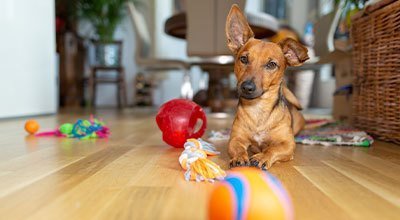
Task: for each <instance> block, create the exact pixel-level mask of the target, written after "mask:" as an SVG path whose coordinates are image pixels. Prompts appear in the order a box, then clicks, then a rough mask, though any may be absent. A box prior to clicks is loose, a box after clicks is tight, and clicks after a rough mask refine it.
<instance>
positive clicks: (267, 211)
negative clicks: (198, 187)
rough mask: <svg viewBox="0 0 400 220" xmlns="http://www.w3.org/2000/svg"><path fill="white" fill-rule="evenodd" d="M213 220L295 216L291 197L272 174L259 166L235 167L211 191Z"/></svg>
mask: <svg viewBox="0 0 400 220" xmlns="http://www.w3.org/2000/svg"><path fill="white" fill-rule="evenodd" d="M208 216H209V219H211V220H225V219H226V220H228V219H229V220H239V219H247V220H255V219H262V220H267V219H273V220H278V219H290V220H292V219H294V216H293V207H292V203H291V201H290V197H289V195H288V193H287V192H286V190H285V189H284V188H283V186H282V184H281V183H280V182H279V180H278V179H276V178H275V177H274V176H272V175H271V174H269V173H267V172H265V171H261V170H259V169H256V168H250V167H243V168H235V169H233V170H232V172H230V174H229V175H228V176H227V177H226V178H225V180H224V181H222V182H220V183H218V184H217V185H216V186H215V188H214V190H213V191H212V193H211V196H210V201H209V209H208Z"/></svg>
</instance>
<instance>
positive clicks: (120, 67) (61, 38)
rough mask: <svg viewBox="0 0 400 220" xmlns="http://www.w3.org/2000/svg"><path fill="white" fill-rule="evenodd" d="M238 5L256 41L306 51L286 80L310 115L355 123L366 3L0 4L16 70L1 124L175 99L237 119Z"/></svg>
mask: <svg viewBox="0 0 400 220" xmlns="http://www.w3.org/2000/svg"><path fill="white" fill-rule="evenodd" d="M233 3H236V4H238V5H239V6H240V7H242V8H244V11H245V13H246V16H247V18H248V20H249V23H250V26H251V27H252V29H253V31H254V32H255V35H256V38H260V39H264V40H266V41H272V42H279V41H280V40H282V39H284V38H286V37H291V38H295V39H296V40H298V41H300V42H302V43H303V44H304V45H306V46H307V47H308V49H309V56H310V57H311V59H310V60H309V61H308V62H307V63H306V64H305V65H304V66H302V67H299V68H297V67H296V68H290V69H289V70H288V71H287V74H286V76H287V80H286V81H287V83H288V85H289V87H290V89H291V90H292V91H293V92H294V93H295V95H296V96H297V97H298V99H299V100H300V102H301V104H302V105H303V108H304V109H306V111H310V112H316V113H321V114H330V113H333V114H334V115H335V116H336V117H337V118H339V119H348V118H349V117H350V115H351V112H350V111H351V108H350V106H351V104H350V102H351V95H350V93H349V92H350V91H351V82H352V74H351V43H350V40H349V27H350V25H351V20H350V15H352V14H354V13H355V12H356V11H358V10H360V9H361V8H363V7H364V5H365V1H362V0H352V1H350V0H343V1H339V0H336V1H335V0H296V1H294V0H247V1H246V0H227V1H217V0H204V1H195V0H56V1H53V0H42V1H40V3H38V4H36V3H35V4H34V3H32V2H30V1H27V0H0V5H1V6H2V7H1V10H2V13H0V14H1V15H0V16H1V19H0V22H1V23H2V27H3V30H4V34H2V35H1V36H0V37H1V38H2V39H1V41H0V46H1V47H0V48H1V50H0V57H1V59H0V60H1V62H2V63H3V65H1V67H0V68H1V69H2V71H1V72H3V73H5V72H9V73H12V74H5V78H4V79H3V80H2V81H1V82H0V83H1V88H2V90H3V91H2V92H1V93H0V96H1V99H2V100H4V101H3V104H4V107H2V108H1V110H0V118H5V117H15V116H26V115H38V114H48V113H55V112H56V111H57V109H60V108H66V107H67V108H71V107H73V108H86V109H95V108H132V107H137V108H141V107H157V106H160V105H161V104H162V103H164V102H166V101H168V100H170V99H173V98H178V97H184V98H188V99H193V100H194V101H195V102H197V103H198V104H201V105H202V106H203V107H205V108H206V109H207V111H209V112H232V111H234V109H235V106H236V103H237V96H236V91H235V87H236V82H235V77H234V75H233V73H232V72H233V57H232V56H231V53H230V51H229V50H228V49H227V47H226V39H225V33H224V27H225V26H224V25H225V19H226V15H227V12H228V10H229V9H230V6H231V5H232V4H233ZM32 8H34V10H32ZM38 11H41V12H43V13H39V14H40V16H37V14H38V13H36V12H38ZM16 24H18V25H16ZM334 94H336V95H334ZM334 106H335V107H334ZM15 109H18V110H15Z"/></svg>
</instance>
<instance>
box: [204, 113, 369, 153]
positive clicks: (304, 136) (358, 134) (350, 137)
mask: <svg viewBox="0 0 400 220" xmlns="http://www.w3.org/2000/svg"><path fill="white" fill-rule="evenodd" d="M229 136H230V129H223V130H218V131H214V130H212V131H211V132H210V133H209V135H208V140H209V141H221V140H228V139H229ZM295 141H296V143H298V144H308V145H324V146H359V147H369V146H371V144H372V143H373V142H374V139H373V138H372V137H371V136H369V135H368V134H367V133H366V132H364V131H361V130H358V129H356V128H354V127H352V126H350V125H347V124H345V123H342V122H339V121H333V120H328V119H318V120H307V121H306V126H305V127H304V129H303V130H302V131H301V132H300V133H299V134H298V135H297V136H296V137H295Z"/></svg>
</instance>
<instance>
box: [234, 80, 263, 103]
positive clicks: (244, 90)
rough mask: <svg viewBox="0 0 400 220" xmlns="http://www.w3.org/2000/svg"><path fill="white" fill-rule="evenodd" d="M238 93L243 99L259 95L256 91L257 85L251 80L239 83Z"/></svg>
mask: <svg viewBox="0 0 400 220" xmlns="http://www.w3.org/2000/svg"><path fill="white" fill-rule="evenodd" d="M239 95H240V97H243V98H245V99H254V98H257V97H259V96H260V95H261V93H260V92H258V91H257V86H256V84H255V83H254V81H253V80H246V81H244V82H242V84H241V85H240V90H239Z"/></svg>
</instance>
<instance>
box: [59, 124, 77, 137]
mask: <svg viewBox="0 0 400 220" xmlns="http://www.w3.org/2000/svg"><path fill="white" fill-rule="evenodd" d="M73 129H74V125H73V124H71V123H65V124H62V125H61V126H60V127H59V128H58V130H59V131H60V132H61V133H62V134H65V135H69V134H71V133H72V130H73Z"/></svg>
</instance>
